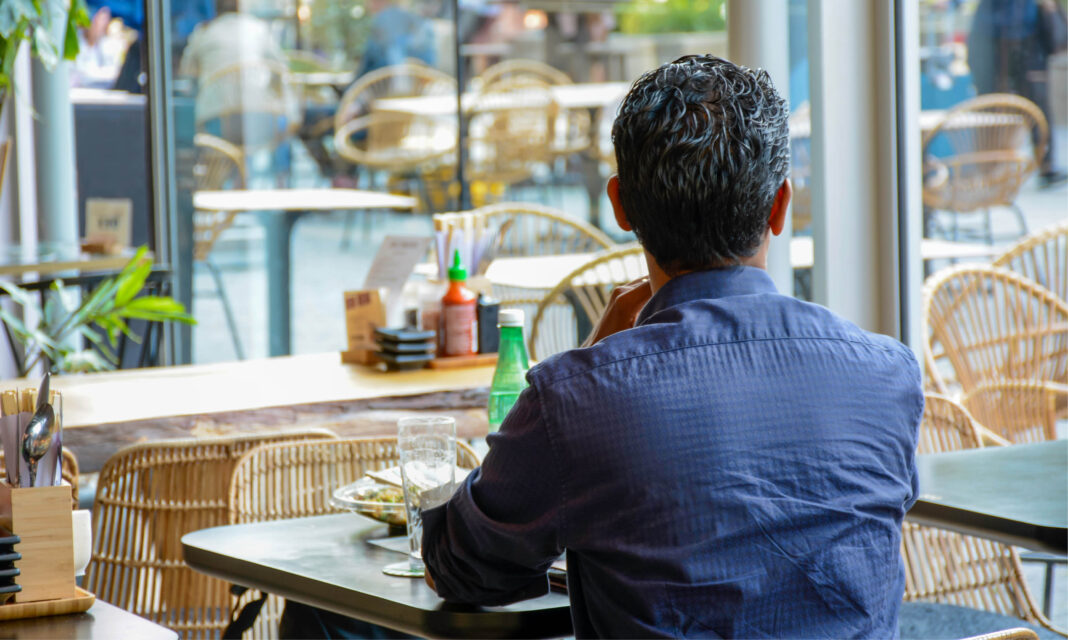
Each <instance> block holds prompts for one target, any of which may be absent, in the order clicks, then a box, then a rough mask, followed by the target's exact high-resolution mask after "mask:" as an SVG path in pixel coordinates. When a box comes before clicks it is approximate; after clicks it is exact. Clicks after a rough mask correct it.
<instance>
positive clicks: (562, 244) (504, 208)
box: [434, 202, 614, 335]
mask: <svg viewBox="0 0 1068 640" xmlns="http://www.w3.org/2000/svg"><path fill="white" fill-rule="evenodd" d="M465 225H468V227H471V226H474V227H479V226H481V227H483V228H485V229H486V231H487V232H489V233H498V234H500V237H499V238H498V240H497V242H498V244H497V248H496V251H495V253H493V254H492V256H493V257H527V256H553V255H563V254H569V253H594V252H598V251H604V250H605V249H609V248H611V247H612V246H614V244H613V242H612V239H611V238H609V237H608V236H607V235H605V233H604V232H603V231H601V230H599V229H597V228H595V227H594V226H592V225H590V224H588V223H586V222H583V221H581V220H576V219H575V218H572V217H570V216H568V215H567V214H566V213H565V212H563V211H560V210H558V209H553V208H551V207H546V206H542V205H539V204H532V203H526V202H500V203H497V204H491V205H487V206H484V207H480V208H478V209H474V210H473V211H457V212H450V213H441V214H438V215H435V216H434V228H435V229H436V230H439V231H441V232H443V233H445V234H446V236H449V235H451V234H452V233H453V232H455V231H457V230H462V229H464V228H465ZM450 229H451V230H453V231H450ZM450 257H451V256H450ZM478 267H479V265H471V266H470V267H469V269H468V270H469V272H470V273H472V274H474V273H477V272H478V271H479V269H478ZM546 293H547V292H546V290H544V289H533V290H532V289H527V288H522V287H511V286H502V285H494V287H493V294H494V295H495V296H496V297H497V298H499V299H500V301H501V303H502V305H504V306H507V307H510V308H513V309H524V310H525V311H528V312H529V313H528V315H531V314H533V313H534V311H535V309H536V306H537V304H538V303H539V302H540V301H541V299H542V298H543V297H544V296H545V294H546ZM528 335H529V328H528Z"/></svg>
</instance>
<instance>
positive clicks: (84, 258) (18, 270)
mask: <svg viewBox="0 0 1068 640" xmlns="http://www.w3.org/2000/svg"><path fill="white" fill-rule="evenodd" d="M133 255H134V250H133V249H129V250H125V251H123V252H122V253H120V254H117V255H106V254H93V253H83V252H82V251H81V250H80V249H79V248H78V247H74V246H71V247H66V248H56V249H50V248H45V249H44V250H40V251H33V252H22V251H19V249H18V247H9V248H7V249H5V250H4V252H0V276H22V275H25V274H27V273H37V274H49V273H60V272H64V271H77V272H80V273H88V272H94V271H117V270H119V269H122V268H123V267H125V266H126V263H127V262H129V261H130V258H132V257H133ZM149 256H151V254H149Z"/></svg>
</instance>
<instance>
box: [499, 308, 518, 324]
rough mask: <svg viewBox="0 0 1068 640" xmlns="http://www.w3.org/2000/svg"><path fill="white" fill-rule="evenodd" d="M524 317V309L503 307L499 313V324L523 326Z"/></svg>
mask: <svg viewBox="0 0 1068 640" xmlns="http://www.w3.org/2000/svg"><path fill="white" fill-rule="evenodd" d="M523 319H524V318H523V310H522V309H501V310H500V312H499V313H498V314H497V326H498V327H522V326H523Z"/></svg>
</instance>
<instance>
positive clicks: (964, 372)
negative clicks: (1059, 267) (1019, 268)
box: [924, 265, 1068, 395]
mask: <svg viewBox="0 0 1068 640" xmlns="http://www.w3.org/2000/svg"><path fill="white" fill-rule="evenodd" d="M924 319H925V325H926V328H925V330H926V336H925V340H924V360H925V364H926V366H927V371H928V380H929V382H930V383H931V384H932V385H933V387H934V389H935V390H937V391H939V392H940V393H943V394H947V395H950V394H951V387H954V386H956V387H959V389H960V390H961V391H963V393H965V394H967V393H969V392H971V391H973V390H974V389H977V388H978V387H979V385H981V384H983V383H987V382H998V381H1003V380H1033V381H1043V380H1048V381H1052V382H1058V381H1060V382H1063V381H1064V380H1068V304H1066V303H1065V302H1064V301H1063V300H1060V299H1059V298H1057V296H1055V295H1054V294H1052V293H1051V292H1050V291H1048V290H1047V289H1045V288H1043V287H1041V286H1040V285H1038V284H1036V283H1035V282H1033V281H1031V280H1029V279H1027V278H1025V277H1023V276H1020V275H1018V274H1015V273H1012V272H1011V271H1008V270H1006V269H1002V268H999V267H984V266H975V265H964V266H957V267H950V268H948V269H944V270H942V271H940V272H938V273H936V274H934V275H932V276H931V277H930V278H928V279H927V282H926V283H925V284H924Z"/></svg>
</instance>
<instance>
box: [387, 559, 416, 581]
mask: <svg viewBox="0 0 1068 640" xmlns="http://www.w3.org/2000/svg"><path fill="white" fill-rule="evenodd" d="M382 573H384V574H386V575H387V576H398V577H401V578H422V577H423V575H424V574H425V573H426V570H425V569H424V568H423V567H413V566H412V565H411V564H410V563H408V562H394V563H393V564H387V565H386V566H385V567H382Z"/></svg>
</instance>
